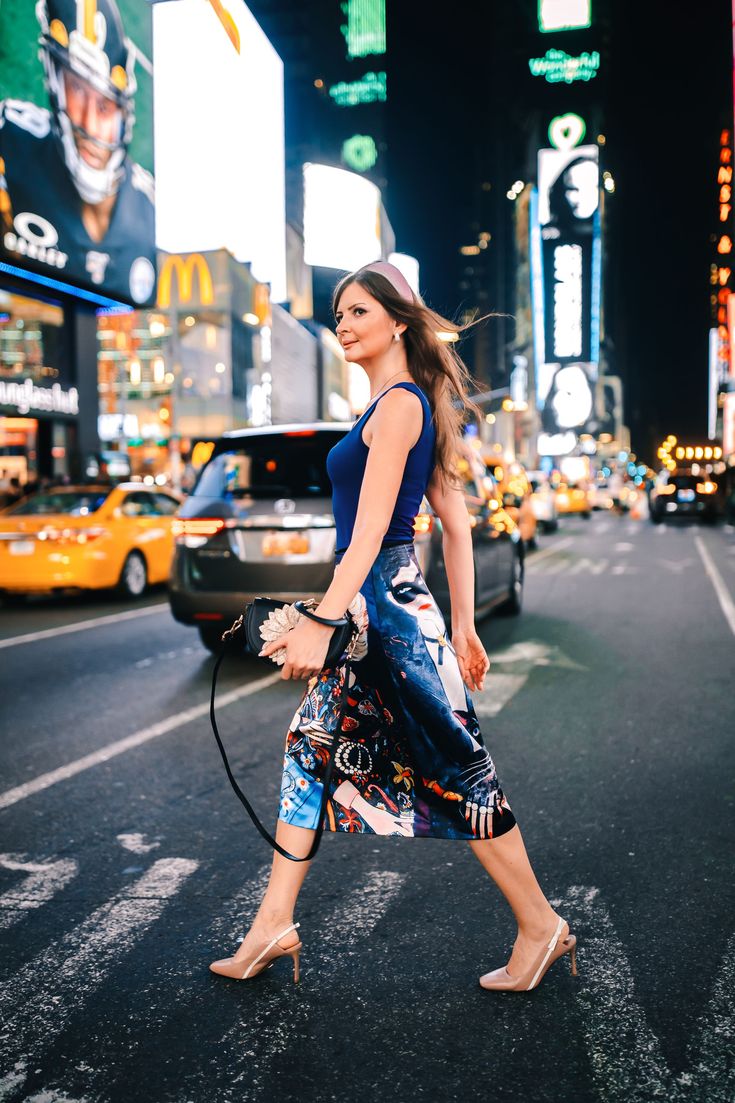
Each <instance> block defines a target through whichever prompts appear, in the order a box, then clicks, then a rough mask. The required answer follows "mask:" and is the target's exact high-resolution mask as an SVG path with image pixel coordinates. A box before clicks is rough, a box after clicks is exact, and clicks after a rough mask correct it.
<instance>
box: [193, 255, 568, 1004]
mask: <svg viewBox="0 0 735 1103" xmlns="http://www.w3.org/2000/svg"><path fill="white" fill-rule="evenodd" d="M333 306H334V315H335V318H336V321H337V336H338V338H339V340H340V342H341V344H342V347H343V349H344V353H345V357H346V359H347V360H348V361H350V362H352V363H357V364H359V365H360V366H361V367H362V368H363V369H364V371H365V372H366V374H367V376H368V379H369V381H370V391H371V400H370V403H369V405H368V406H367V408H366V410H365V412H364V413H363V415H362V417H360V418H359V419H358V420H357V421H356V423H355V425H354V426H353V427H352V429H351V430H350V432H349V433H348V434H347V435H346V436H345V437H344V438H343V439H342V440H341V441H340V442H339V443H338V444H337V445H336V446H335V447H334V448H333V449H332V451H331V452H330V454H329V458H328V461H327V466H328V471H329V475H330V478H331V480H332V485H333V491H334V515H335V522H336V527H337V549H338V550H337V556H336V558H337V564H338V568H337V569H336V570H335V573H334V578H333V580H332V582H331V584H330V586H329V588H328V590H327V592H326V594H325V595H324V597H323V599H322V601H321V603H320V604H319V606H318V607H317V609H316V610H315V611H316V613H317V614H318V615H320V616H322V617H325V618H331V619H334V618H338V617H341V616H343V615H344V612H345V610H346V609H347V608H348V606H349V605H350V604H351V602H352V601H353V599H354V598H355V597H356V595H357V593H358V591H361V592H362V594H363V596H364V598H365V601H366V603H367V610H368V614H369V618H370V624H369V629H368V651H367V654H366V655H365V656H364V657H363V658H362V659H360V660H359V661H357V662H355V663H354V665H353V677H352V678H351V680H350V686H349V694H348V708H347V711H346V713H345V716H344V719H343V721H342V726H341V732H340V738H339V746H338V750H337V753H336V756H335V772H334V777H333V781H332V790H331V799H330V801H329V804H328V806H327V812H328V815H327V826H328V827H329V828H330V829H331V830H337V831H351V832H360V833H363V834H368V833H369V834H377V835H402V836H405V837H419V836H432V837H435V838H450V839H465V840H467V841H469V843H470V846H471V847H472V849H473V851H474V853H475V855H476V856H477V858H478V859H479V861H480V863H481V864H482V866H483V867H484V868H485V870H486V871H487V872H488V873H489V874H490V876H491V877H492V878H493V879H494V880H495V882H496V883H497V885H498V886H499V888H500V889H501V891H502V892H503V894H504V895H505V897H506V899H507V900H508V903H509V904H510V906H511V908H512V909H513V912H514V914H515V916H516V919H517V921H518V937H517V938H516V941H515V944H514V946H513V951H512V954H511V957H510V960H509V962H508V964H507V966H505V967H503V968H501V969H496V970H494V971H493V972H490V973H487V974H486V975H485V976H483V977H482V978H481V979H480V984H481V985H482V986H483V987H484V988H488V989H515V990H521V989H529V988H533V987H535V985H536V984H538V982H539V981H540V979H541V977H542V976H543V974H544V973H545V971H546V970H547V969H548V967H549V966H550V965H551V964H552V963H553V962H554V961H555V960H556V959H557V958H558V957H560V956H561V955H562V954H566V953H571V954H572V966H573V971H574V961H575V958H574V955H575V945H576V940H575V937H574V935H571V934H570V933H569V926H568V924H567V923H566V922H565V921H564V920H563V919H562V918H561V916H558V915H557V914H556V913H555V912H554V911H553V909H552V908H551V905H550V904H549V902H548V900H547V899H546V897H545V896H544V894H543V893H542V891H541V889H540V887H539V885H538V882H537V881H536V878H535V876H534V874H533V871H532V869H531V866H530V864H529V861H528V857H527V855H526V851H525V848H524V845H523V841H522V839H521V834H520V830H519V828H518V827H517V825H516V823H515V819H514V817H513V813H512V812H511V810H510V806H509V804H508V802H507V800H506V798H505V796H504V794H503V791H502V789H501V788H500V785H499V782H498V778H497V775H496V772H495V767H494V765H493V762H492V759H491V757H490V755H489V754H488V752H487V750H486V748H485V746H484V744H483V741H482V736H481V734H480V729H479V725H478V723H477V717H476V716H475V712H474V709H473V707H472V702H471V700H470V696H469V693H468V690H482V688H483V686H484V681H485V675H486V673H487V671H488V668H489V665H490V663H489V660H488V657H487V654H486V653H485V649H484V647H483V645H482V643H481V641H480V638H479V636H478V635H477V632H476V631H475V626H474V602H473V596H474V578H473V560H472V542H471V537H470V523H469V518H468V514H467V510H466V508H465V504H464V499H463V497H462V492H461V490H460V489H459V487H458V485H457V480H456V478H455V477H454V470H453V467H454V459H455V456H456V455H457V451H458V449H459V448H460V432H461V425H462V417H463V413H462V411H461V410H460V409H458V408H457V407H456V406H455V405H454V403H453V399H454V398H458V399H459V400H460V401H461V402H462V404H464V405H468V404H469V403H468V398H467V391H466V386H467V382H468V375H467V371H466V369H465V367H464V365H463V363H462V361H461V360H460V359H459V357H458V356H457V355H456V353H455V352H454V350H453V349H451V348H450V347H449V346H448V345H447V344H446V343H444V342H442V341H440V340H439V338H438V336H437V331H440V330H445V331H446V330H450V331H454V332H458V327H457V326H454V325H453V324H452V323H450V322H448V321H446V320H445V319H443V318H440V317H439V316H438V315H437V314H435V313H434V312H433V311H431V310H429V309H428V308H427V307H426V306H425V305H424V304H423V303H422V301H421V300H420V298H419V297H418V296H416V295H414V294H413V292H412V291H411V288H410V287H409V285H408V283H407V281H406V280H405V278H404V277H403V275H402V274H401V272H400V271H399V270H398V269H397V268H395V267H394V266H393V265H391V264H387V263H385V262H383V261H380V262H376V263H374V264H370V265H367V266H366V267H365V268H362V269H360V270H359V271H358V272H356V273H354V274H353V275H350V276H347V277H345V278H344V279H343V280H342V281H341V283H340V284H339V285H338V287H337V289H336V292H335V295H334V303H333ZM424 493H425V494H426V496H427V498H428V500H429V502H430V503H431V506H432V508H433V509H434V511H435V512H436V514H437V516H438V517H439V518H440V520H441V523H442V531H443V551H444V560H445V564H446V570H447V576H448V581H449V588H450V594H451V604H452V642H451V643H449V641H448V639H447V635H446V629H445V625H444V621H443V619H442V616H441V613H440V612H439V610H438V608H437V606H436V603H435V602H434V599H433V598H432V596H431V594H430V593H429V591H428V589H427V587H426V583H425V582H424V580H423V577H422V574H421V571H420V569H419V565H418V562H417V559H416V556H415V553H414V548H413V520H414V517H415V516H416V514H417V513H418V511H419V506H420V502H421V499H422V497H423V495H424ZM330 632H331V629H330V628H328V627H327V626H324V625H322V624H319V623H317V622H315V621H313V620H311V619H306V618H302V620H301V621H299V623H298V624H297V626H296V627H295V628H294V629H293V630H292V631H291V632H289V633H288V634H287V635H285V636H282V637H280V638H279V639H277V640H274V641H272V642H271V643H269V644H268V645H267V646H265V647H264V648H263V651H262V652H261V654H264V655H270V654H271V653H273V652H275V651H277V650H279V649H280V648H282V647H284V646H285V649H286V655H285V662H284V665H283V672H282V677H283V678H311V679H312V681H310V683H309V686H308V688H307V690H306V692H305V694H304V696H303V698H302V701H301V705H300V706H299V709H298V710H297V712H296V715H295V717H294V720H293V722H292V724H291V728H290V730H289V733H288V738H287V746H286V757H285V767H284V773H283V784H282V789H281V809H280V816H279V822H278V828H277V832H276V838H277V840H278V842H279V843H280V844H281V846H282V847H284V848H285V849H286V850H288V851H289V853H291V854H295V855H296V856H297V857H300V856H303V855H306V854H307V853H308V852H309V847H310V845H311V841H312V838H313V832H314V829H315V828H316V827H317V825H318V822H317V821H318V810H319V802H320V799H321V794H322V786H321V781H320V767H321V766H322V764H323V762H324V760H325V758H326V751H325V747H324V744H325V743H328V742H329V741H328V740H327V739H325V738H324V732H325V726H324V717H325V713H327V712H328V708H329V700H328V699H327V698H328V695H329V693H330V692H331V693H332V694H333V692H334V679H333V678H331V679H330V678H329V677H327V676H326V675H324V674H322V675H321V676H320V677H316V678H314V677H313V676H314V675H318V674H319V672H320V671H321V670H322V666H323V664H324V659H325V655H326V652H327V645H328V641H329V636H330ZM330 687H331V690H330ZM320 737H321V738H320ZM308 864H309V863H306V862H302V863H294V862H291V861H289V860H288V859H286V858H283V857H281V856H280V855H279V854H277V853H276V854H275V855H274V859H273V868H272V872H271V877H270V881H269V884H268V888H267V889H266V892H265V896H264V897H263V902H262V903H261V906H260V909H259V911H258V914H257V915H256V917H255V920H254V922H253V925H252V927H251V929H250V931H249V932H248V934H247V936H246V937H245V939H244V941H243V942H242V944H241V946H240V947H239V949H238V950H237V952H236V953H235V955H234V956H233V957H231V958H225V959H223V960H221V961H217V962H214V963H213V964H212V965H211V966H210V968H211V969H212V970H213V971H214V972H216V973H221V974H223V975H224V976H229V977H234V978H236V979H240V980H244V979H249V978H251V977H253V976H256V975H257V974H258V973H260V972H262V971H263V969H265V968H267V967H268V966H269V965H271V964H272V963H273V961H274V960H275V959H276V958H278V957H282V956H284V955H289V956H291V957H292V958H293V961H294V977H295V979H298V962H299V952H300V950H301V941H300V938H299V936H298V934H297V928H298V924H294V922H293V912H294V907H295V904H296V900H297V897H298V894H299V890H300V888H301V885H302V884H303V881H304V878H305V876H306V872H307V866H308Z"/></svg>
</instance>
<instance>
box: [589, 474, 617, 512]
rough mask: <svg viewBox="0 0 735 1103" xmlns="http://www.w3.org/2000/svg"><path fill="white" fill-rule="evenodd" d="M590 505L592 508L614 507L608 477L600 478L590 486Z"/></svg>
mask: <svg viewBox="0 0 735 1103" xmlns="http://www.w3.org/2000/svg"><path fill="white" fill-rule="evenodd" d="M589 499H590V505H591V507H592V509H612V508H613V505H614V502H613V499H612V494H611V493H610V484H609V483H608V482H607V480H606V479H598V480H597V481H596V482H594V483H593V484H592V486H591V487H590V493H589Z"/></svg>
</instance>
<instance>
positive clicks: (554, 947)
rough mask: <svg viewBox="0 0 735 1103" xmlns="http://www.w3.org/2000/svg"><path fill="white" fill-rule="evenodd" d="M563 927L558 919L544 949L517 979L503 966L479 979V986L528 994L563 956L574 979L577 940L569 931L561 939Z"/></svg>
mask: <svg viewBox="0 0 735 1103" xmlns="http://www.w3.org/2000/svg"><path fill="white" fill-rule="evenodd" d="M564 925H565V921H564V920H563V919H560V920H559V922H558V923H557V926H556V930H555V931H554V933H553V935H552V936H551V938H550V939H549V941H548V943H547V944H546V946H545V947H544V949H543V950H541V951H540V952H539V954H538V956H537V957H536V960H535V961H534V962H532V964H531V965H530V966H529V968H528V969H527V970H526V972H525V973H522V974H521V975H520V976H517V977H512V976H511V975H510V973H509V972H508V970H507V969H506V968H505V966H503V968H502V969H493V971H492V972H491V973H485V976H484V977H480V985H481V986H482V987H483V988H487V989H488V990H489V991H493V992H529V991H530V990H531V989H532V988H535V987H536V986H537V985H538V984H539V983H540V982H541V978H542V977H543V975H544V974H545V973H546V971H547V969H549V968H550V967H551V966H552V965H553V964H554V962H555V961H557V960H558V958H560V957H563V955H564V954H569V955H570V963H571V967H572V976H573V977H576V975H577V938H576V936H575V935H573V934H570V933H569V931H567V935H566V937H565V938H561V932H562V930H563V928H564ZM560 939H561V940H560Z"/></svg>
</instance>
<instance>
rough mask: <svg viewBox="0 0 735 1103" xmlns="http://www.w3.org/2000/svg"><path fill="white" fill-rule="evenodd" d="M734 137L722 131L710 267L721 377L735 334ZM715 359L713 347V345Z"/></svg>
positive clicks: (712, 309) (714, 326)
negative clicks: (734, 328)
mask: <svg viewBox="0 0 735 1103" xmlns="http://www.w3.org/2000/svg"><path fill="white" fill-rule="evenodd" d="M732 154H733V146H732V133H731V131H730V130H722V131H720V154H719V159H718V165H717V213H718V222H719V233H718V235H717V236H716V239H715V240H716V242H717V246H716V248H717V254H718V259H717V262H716V263H713V264H710V315H711V319H712V329H711V331H710V334H711V337H712V336H714V337H715V338H716V339H717V345H718V349H717V354H716V357H715V361H716V362H717V364H718V366H719V374H720V377H721V378H722V377H724V376H725V375H726V374H727V370H728V367H729V363H730V357H731V347H730V346H731V342H732V334H731V333H730V326H729V312H728V307H729V299H730V298H731V296H732V290H731V282H732V264H731V261H730V259H729V258H730V254H731V253H732V234H731V228H730V224H731V218H732V210H733V192H732V189H733V179H732V169H733V165H732ZM710 357H711V358H712V346H711V345H710Z"/></svg>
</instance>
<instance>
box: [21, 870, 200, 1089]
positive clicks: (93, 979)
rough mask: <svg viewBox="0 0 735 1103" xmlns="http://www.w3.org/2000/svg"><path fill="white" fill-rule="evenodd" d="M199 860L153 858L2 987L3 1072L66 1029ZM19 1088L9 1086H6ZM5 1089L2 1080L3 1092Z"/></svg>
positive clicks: (34, 1054) (35, 1052)
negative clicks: (131, 880)
mask: <svg viewBox="0 0 735 1103" xmlns="http://www.w3.org/2000/svg"><path fill="white" fill-rule="evenodd" d="M198 865H199V863H198V862H194V861H191V860H189V859H188V858H163V859H161V860H160V861H158V862H155V863H154V865H153V866H152V867H151V868H150V869H149V870H148V872H147V873H144V874H143V876H142V877H140V878H139V879H138V880H137V881H136V882H135V883H134V884H132V885H130V886H129V887H128V888H126V889H124V890H123V891H122V892H120V893H118V894H117V895H116V896H114V897H113V898H112V900H110V901H108V902H107V903H106V904H103V905H102V906H101V907H99V908H97V910H96V911H94V912H93V913H92V914H91V915H90V916H88V918H87V919H85V920H84V921H83V922H82V923H80V924H79V926H78V927H75V928H74V929H73V930H72V931H69V933H68V934H66V935H65V936H64V937H63V938H61V939H59V940H58V942H55V943H52V944H51V945H50V946H48V947H47V948H46V949H45V950H43V951H42V952H41V953H40V954H39V955H38V956H37V957H36V958H35V959H33V960H32V961H29V962H28V964H27V965H25V966H24V967H23V968H22V969H21V970H20V972H19V973H17V974H16V975H15V977H14V978H13V979H12V980H11V981H9V982H8V983H7V984H6V985H5V986H4V988H3V990H2V992H0V1007H2V1008H3V1027H2V1031H3V1037H4V1040H5V1043H6V1047H7V1048H6V1050H5V1054H6V1056H5V1060H6V1065H5V1068H4V1069H3V1070H2V1071H3V1074H4V1075H5V1076H6V1077H17V1075H18V1073H17V1068H18V1067H20V1066H21V1065H22V1063H23V1062H24V1061H27V1060H28V1059H29V1058H30V1057H31V1056H32V1058H33V1059H35V1058H36V1056H37V1051H38V1047H39V1046H46V1045H48V1043H49V1041H52V1040H53V1039H54V1038H55V1037H56V1036H57V1035H58V1034H60V1033H61V1032H62V1031H63V1030H65V1029H66V1028H67V1026H68V1025H69V1021H70V1019H71V1018H72V1016H73V1015H74V1014H75V1013H76V1012H78V1011H79V1009H80V1007H81V1006H83V1004H84V1002H85V1001H86V1000H87V999H88V998H89V996H90V995H91V994H92V992H94V991H95V990H96V989H97V988H99V987H100V985H101V984H102V982H103V981H105V980H106V979H107V977H108V975H109V973H110V972H111V971H112V969H114V968H115V966H116V965H118V964H119V963H120V962H121V960H122V959H123V957H124V956H125V955H126V954H128V953H130V951H131V950H132V949H133V947H134V946H135V945H136V943H137V942H139V941H140V939H141V938H142V937H143V935H144V934H145V933H146V931H147V930H148V928H149V927H150V926H151V925H152V924H153V923H154V922H155V921H156V920H157V919H158V918H159V917H160V915H161V913H162V912H163V909H164V908H165V906H166V903H167V902H168V901H169V900H170V899H171V898H172V897H173V896H175V894H176V893H177V892H178V891H179V889H180V888H181V887H182V885H183V884H184V882H185V881H186V879H187V878H188V877H190V876H191V874H192V873H194V871H195V870H196V869H197V867H198ZM11 1046H12V1049H13V1055H12V1056H11V1055H10V1047H11ZM16 1063H17V1064H16ZM14 1064H15V1065H16V1068H15V1069H14V1068H13V1066H14ZM31 1067H33V1066H32V1065H31ZM17 1087H18V1085H17V1084H13V1086H12V1089H11V1090H13V1091H14V1090H17ZM2 1092H3V1081H2V1080H0V1098H2Z"/></svg>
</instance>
